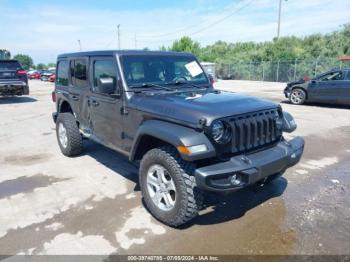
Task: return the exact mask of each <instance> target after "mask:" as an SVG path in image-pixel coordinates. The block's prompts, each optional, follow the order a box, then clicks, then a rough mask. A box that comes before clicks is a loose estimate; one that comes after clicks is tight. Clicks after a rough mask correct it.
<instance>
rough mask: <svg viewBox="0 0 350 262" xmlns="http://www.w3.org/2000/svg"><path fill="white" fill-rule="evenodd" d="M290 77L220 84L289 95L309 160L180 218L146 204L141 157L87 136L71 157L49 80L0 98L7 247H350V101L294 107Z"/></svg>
mask: <svg viewBox="0 0 350 262" xmlns="http://www.w3.org/2000/svg"><path fill="white" fill-rule="evenodd" d="M284 86H285V84H282V83H262V82H249V81H219V82H217V83H216V87H217V88H218V89H223V90H228V91H231V92H242V93H246V94H248V95H253V96H258V97H262V98H265V99H270V100H273V101H275V102H281V105H282V107H283V109H284V110H286V111H288V112H290V113H292V114H293V115H294V117H295V118H296V121H297V123H298V129H297V131H296V132H295V133H293V134H292V135H287V137H288V138H292V137H294V136H303V137H304V138H305V140H306V148H305V155H304V157H303V159H302V161H301V162H300V163H299V164H298V165H297V166H295V167H293V168H291V169H289V170H288V171H287V172H286V174H285V175H284V177H281V178H279V179H277V180H276V181H274V182H273V183H272V184H270V185H268V186H265V187H262V188H260V189H257V190H242V191H239V192H237V193H235V194H232V195H229V196H209V197H208V208H206V209H205V210H203V211H202V212H201V214H200V216H199V217H198V218H197V219H195V220H194V221H193V223H191V224H190V225H187V226H186V227H183V228H181V229H173V228H169V227H166V226H164V225H162V224H161V223H159V222H157V221H156V220H155V219H153V218H152V217H151V216H150V215H149V214H148V212H147V211H146V210H145V208H144V207H143V205H142V203H141V199H140V192H139V186H138V182H137V168H136V167H135V166H134V165H132V164H130V163H129V162H128V161H126V159H125V158H123V157H122V156H120V155H119V154H117V153H115V152H113V151H111V150H109V149H106V148H104V147H102V146H100V145H97V144H95V143H93V142H89V141H84V144H85V152H84V154H83V155H82V156H79V157H75V158H66V157H64V156H63V155H62V154H61V153H60V151H59V148H58V145H57V142H56V136H55V126H54V123H53V121H52V119H51V113H52V112H53V110H54V104H53V103H52V102H51V91H52V90H53V85H52V84H50V83H43V82H40V81H35V80H33V81H30V88H31V95H30V96H28V97H14V98H6V97H3V98H0V119H1V122H0V127H1V128H0V254H9V255H11V254H100V255H105V256H108V255H110V254H282V255H283V254H350V253H349V252H350V251H349V250H350V223H349V221H350V204H349V203H350V202H349V199H350V171H349V170H350V161H349V159H350V139H349V136H350V110H349V108H345V107H335V106H321V105H304V106H293V105H290V104H288V103H287V102H286V101H285V98H284V97H283V94H282V90H283V88H284Z"/></svg>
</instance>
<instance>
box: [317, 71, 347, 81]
mask: <svg viewBox="0 0 350 262" xmlns="http://www.w3.org/2000/svg"><path fill="white" fill-rule="evenodd" d="M342 79H343V74H342V72H339V71H338V72H332V73H329V74H326V75H324V76H322V77H321V78H320V80H321V81H331V80H342Z"/></svg>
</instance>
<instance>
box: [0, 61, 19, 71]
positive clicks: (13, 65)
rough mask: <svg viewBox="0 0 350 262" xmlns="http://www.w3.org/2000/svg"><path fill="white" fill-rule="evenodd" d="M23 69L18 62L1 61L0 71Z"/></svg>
mask: <svg viewBox="0 0 350 262" xmlns="http://www.w3.org/2000/svg"><path fill="white" fill-rule="evenodd" d="M18 69H22V67H21V65H20V64H19V63H18V62H17V61H0V70H18Z"/></svg>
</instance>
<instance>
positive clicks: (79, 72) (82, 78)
mask: <svg viewBox="0 0 350 262" xmlns="http://www.w3.org/2000/svg"><path fill="white" fill-rule="evenodd" d="M74 80H75V86H77V87H86V86H87V76H86V62H85V60H80V59H77V60H75V61H74Z"/></svg>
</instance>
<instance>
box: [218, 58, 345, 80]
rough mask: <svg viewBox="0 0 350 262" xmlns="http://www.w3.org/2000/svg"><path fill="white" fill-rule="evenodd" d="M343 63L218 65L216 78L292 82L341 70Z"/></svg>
mask: <svg viewBox="0 0 350 262" xmlns="http://www.w3.org/2000/svg"><path fill="white" fill-rule="evenodd" d="M343 66H344V65H343V63H342V62H341V61H339V60H338V59H333V58H329V59H326V58H322V59H321V58H316V59H310V60H298V59H295V60H277V61H261V62H253V61H251V62H246V61H244V62H243V61H242V62H239V63H233V64H216V66H215V71H216V77H217V78H219V79H224V80H227V79H235V80H255V81H271V82H290V81H295V80H298V79H300V78H303V77H305V76H308V77H314V76H316V75H318V74H320V73H323V72H326V71H328V70H330V69H334V68H341V67H343Z"/></svg>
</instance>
